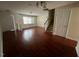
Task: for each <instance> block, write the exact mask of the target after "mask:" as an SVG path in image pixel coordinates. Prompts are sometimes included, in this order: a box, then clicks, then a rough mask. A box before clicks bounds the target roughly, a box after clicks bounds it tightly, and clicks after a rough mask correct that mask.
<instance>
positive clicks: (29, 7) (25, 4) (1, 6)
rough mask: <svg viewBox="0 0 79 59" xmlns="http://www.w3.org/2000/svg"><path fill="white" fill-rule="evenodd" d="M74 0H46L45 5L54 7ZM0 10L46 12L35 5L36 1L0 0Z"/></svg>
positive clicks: (27, 12) (29, 12)
mask: <svg viewBox="0 0 79 59" xmlns="http://www.w3.org/2000/svg"><path fill="white" fill-rule="evenodd" d="M72 3H75V2H73V1H72V2H69V1H48V2H47V7H48V8H49V9H53V8H56V7H60V6H64V5H68V4H72ZM0 10H11V11H14V12H17V13H22V14H29V15H30V14H31V15H42V14H47V11H44V10H42V9H41V8H37V7H36V1H10V2H9V1H7V2H5V1H4V2H1V1H0Z"/></svg>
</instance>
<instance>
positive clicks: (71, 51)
mask: <svg viewBox="0 0 79 59" xmlns="http://www.w3.org/2000/svg"><path fill="white" fill-rule="evenodd" d="M3 39H4V40H3V52H4V56H7V57H12V56H14V57H40V56H41V57H66V56H67V57H68V56H69V57H70V56H72V57H76V56H77V53H76V50H75V47H76V45H77V42H76V41H73V40H70V39H66V38H64V37H60V36H57V35H52V33H49V32H45V30H44V29H43V28H40V27H34V28H30V29H25V30H23V31H16V35H15V32H14V31H7V32H4V33H3Z"/></svg>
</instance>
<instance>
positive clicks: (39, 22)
mask: <svg viewBox="0 0 79 59" xmlns="http://www.w3.org/2000/svg"><path fill="white" fill-rule="evenodd" d="M47 19H48V15H41V16H38V17H37V26H40V27H45V25H44V23H45V22H46V20H47Z"/></svg>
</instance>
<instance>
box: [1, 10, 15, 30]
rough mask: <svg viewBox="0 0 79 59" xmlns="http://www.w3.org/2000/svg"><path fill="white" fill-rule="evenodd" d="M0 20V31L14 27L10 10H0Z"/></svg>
mask: <svg viewBox="0 0 79 59" xmlns="http://www.w3.org/2000/svg"><path fill="white" fill-rule="evenodd" d="M0 20H1V25H2V31H8V30H13V29H14V23H13V18H12V16H11V12H10V11H2V12H0Z"/></svg>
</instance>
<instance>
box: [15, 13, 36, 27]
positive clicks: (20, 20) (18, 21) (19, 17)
mask: <svg viewBox="0 0 79 59" xmlns="http://www.w3.org/2000/svg"><path fill="white" fill-rule="evenodd" d="M23 16H26V15H23V14H18V13H15V14H14V19H15V23H16V27H17V28H18V29H24V28H29V27H33V26H36V25H37V23H36V22H37V19H36V17H35V18H34V21H33V22H34V24H23Z"/></svg>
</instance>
